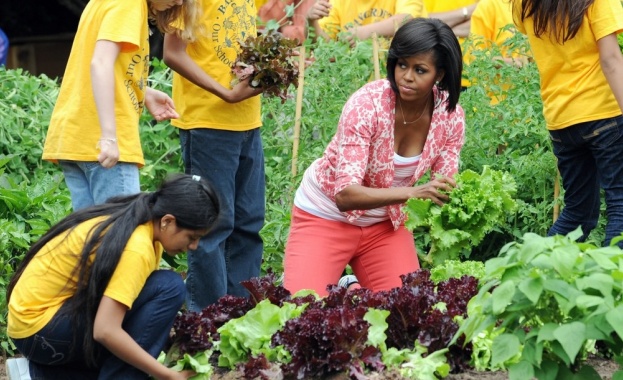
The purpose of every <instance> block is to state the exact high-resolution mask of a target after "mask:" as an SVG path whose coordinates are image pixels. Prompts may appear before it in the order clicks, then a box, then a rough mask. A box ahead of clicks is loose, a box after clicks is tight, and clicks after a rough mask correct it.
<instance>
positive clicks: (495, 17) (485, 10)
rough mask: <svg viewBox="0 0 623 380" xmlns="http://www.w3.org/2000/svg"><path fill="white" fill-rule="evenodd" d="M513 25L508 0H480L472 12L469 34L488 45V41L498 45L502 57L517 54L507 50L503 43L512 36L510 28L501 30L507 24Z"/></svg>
mask: <svg viewBox="0 0 623 380" xmlns="http://www.w3.org/2000/svg"><path fill="white" fill-rule="evenodd" d="M509 24H510V25H513V12H512V8H511V4H510V2H509V1H508V0H480V1H479V2H478V5H477V6H476V9H475V10H474V13H472V17H471V24H470V34H472V35H474V36H475V37H476V36H477V37H480V38H482V42H484V43H485V46H483V47H485V48H486V47H488V46H490V45H488V44H489V43H495V44H497V45H498V46H500V48H501V50H502V55H503V56H504V57H511V56H517V53H516V52H515V53H511V52H508V51H507V50H508V49H507V48H505V47H504V46H502V45H503V43H504V42H505V41H506V40H508V39H509V38H511V37H512V36H513V32H512V31H510V30H508V29H507V30H504V31H501V29H502V28H504V27H506V26H507V25H509Z"/></svg>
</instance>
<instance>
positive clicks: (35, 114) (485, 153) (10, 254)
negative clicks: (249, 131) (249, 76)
mask: <svg viewBox="0 0 623 380" xmlns="http://www.w3.org/2000/svg"><path fill="white" fill-rule="evenodd" d="M619 41H620V42H621V45H622V46H623V39H622V38H621V37H619ZM510 43H512V44H515V46H516V47H517V48H519V49H523V50H524V51H527V46H526V42H525V40H524V39H523V38H522V37H521V36H517V37H516V39H515V40H514V41H511V42H510ZM307 48H308V51H309V48H310V46H307ZM491 54H495V52H493V53H487V52H480V53H476V57H475V60H474V62H473V63H471V64H470V65H469V66H467V67H466V68H465V75H466V76H467V77H469V78H479V81H478V82H476V83H473V84H472V86H470V87H469V88H468V89H467V90H466V91H465V92H463V94H462V96H461V99H460V103H461V105H462V107H463V108H464V110H465V114H466V124H467V129H466V144H465V147H464V149H463V152H462V157H461V170H465V169H471V170H474V171H476V172H480V171H481V169H482V167H483V166H484V165H489V166H490V167H491V168H493V169H496V170H501V171H506V172H509V173H510V174H511V175H512V176H513V177H514V179H515V181H516V183H517V187H518V191H517V194H518V196H517V201H518V203H519V208H518V211H517V212H516V213H515V214H514V215H513V216H512V217H510V218H509V220H508V221H507V223H506V224H504V225H500V226H499V227H498V228H496V230H494V231H493V232H492V233H490V234H489V235H488V236H487V238H485V239H484V241H483V242H482V243H481V244H480V245H479V246H477V247H475V248H474V249H473V250H472V251H471V252H466V253H465V255H464V258H470V259H473V260H483V261H484V260H485V259H487V258H489V257H493V256H496V255H497V254H498V252H499V250H500V248H501V247H502V246H503V245H504V244H505V243H507V242H509V241H513V240H515V239H516V238H518V237H520V236H522V235H523V234H524V233H527V232H533V233H536V234H539V235H544V234H545V233H546V232H547V229H548V228H549V226H550V225H551V223H552V217H553V207H554V204H555V203H556V202H560V200H561V199H562V198H561V197H559V198H558V199H554V196H553V193H554V182H555V180H556V165H555V159H554V156H553V154H552V152H551V149H550V144H549V139H548V134H547V131H546V130H545V126H544V122H543V117H542V114H541V108H542V105H541V101H540V96H539V77H538V72H537V71H536V66H535V65H534V64H533V63H529V64H527V65H525V66H523V67H521V68H517V67H510V66H504V65H503V66H502V67H500V66H499V65H497V64H495V63H494V61H493V60H492V59H491ZM372 56H373V54H372V46H371V43H369V42H361V43H359V44H358V45H357V47H356V48H354V49H350V48H349V47H348V46H346V45H343V44H341V43H336V42H319V43H318V44H317V45H315V46H314V50H313V58H314V63H313V64H312V65H311V66H309V67H308V68H307V69H306V72H305V79H304V84H303V86H302V89H303V103H302V114H301V118H300V136H299V148H298V151H297V155H296V161H295V163H294V165H293V161H294V159H293V140H294V138H295V132H294V126H295V110H296V101H295V98H296V96H295V94H296V91H295V90H293V91H292V93H293V97H292V99H288V100H287V101H286V102H285V103H283V104H282V103H281V100H280V99H279V98H263V100H262V107H263V109H262V119H263V128H262V136H263V139H264V150H265V157H266V176H267V189H266V199H267V204H266V206H267V215H266V223H265V226H264V229H263V230H262V236H263V238H264V241H265V251H264V262H263V264H262V270H263V273H266V272H267V271H268V270H272V271H273V272H276V273H281V272H282V270H283V267H282V258H283V249H284V244H285V241H286V238H287V234H288V229H289V223H290V210H291V207H292V199H293V195H294V191H295V190H296V187H297V186H298V183H299V181H300V179H301V176H302V174H303V172H304V170H305V169H306V168H307V166H309V164H310V163H311V162H312V161H313V160H315V159H316V158H318V157H320V156H321V155H322V152H323V150H324V147H325V146H326V144H327V143H328V142H329V140H330V139H331V137H332V136H333V133H334V132H335V128H336V126H337V121H338V119H339V116H340V112H341V109H342V106H343V104H344V103H345V101H346V100H347V99H348V97H349V96H350V94H352V93H353V92H354V91H355V90H356V89H358V88H359V87H360V86H362V85H363V84H364V83H366V82H367V81H369V80H371V79H373V73H374V65H373V62H372ZM383 56H384V52H383V51H382V52H381V65H380V69H381V76H384V74H383V72H384V67H383V66H384V65H383V63H382V61H383ZM151 80H152V84H151V85H152V86H154V87H156V88H159V89H162V90H164V91H167V92H170V86H171V81H170V71H169V70H168V69H167V68H166V67H165V66H164V65H163V64H162V63H160V62H154V65H153V70H152V73H151ZM0 93H1V94H3V100H1V101H0V125H1V126H2V128H0V292H1V293H2V294H0V344H1V346H2V350H3V351H4V352H5V353H6V354H9V355H12V354H13V352H14V351H13V350H14V348H13V347H12V345H11V343H10V341H9V340H8V338H7V336H6V302H5V297H4V289H5V288H6V284H7V283H8V281H9V279H10V277H11V275H12V273H13V271H14V269H15V266H16V264H17V263H18V262H19V261H20V260H21V258H22V257H23V255H24V253H25V252H26V250H27V249H28V247H29V246H30V245H31V244H32V243H33V242H34V241H36V239H38V238H39V237H40V236H41V234H43V233H44V232H45V231H46V230H47V229H48V228H49V226H50V225H52V224H53V223H55V222H57V221H58V220H59V219H61V218H62V217H63V216H65V215H66V214H67V213H69V212H70V210H71V202H70V199H69V194H68V191H67V189H66V187H65V185H64V182H63V178H62V173H61V172H60V170H59V169H58V167H57V166H55V165H53V164H50V163H47V162H42V161H41V152H42V147H43V142H44V140H45V132H46V129H47V126H48V122H49V118H50V115H51V112H52V110H53V107H54V102H55V100H56V97H57V95H58V83H57V82H56V81H55V80H52V79H50V78H47V77H46V76H45V75H42V76H39V77H35V76H31V75H29V74H28V73H27V72H23V71H22V70H19V69H18V70H5V69H4V67H0ZM491 94H495V95H496V96H497V97H498V98H500V99H502V100H501V101H500V102H499V103H498V104H496V105H493V104H491V102H490V98H489V96H490V95H491ZM140 130H141V139H142V144H143V150H144V152H145V160H146V165H145V166H144V167H143V168H142V169H141V185H142V188H143V189H144V190H151V189H154V188H155V187H156V186H157V184H158V183H159V182H160V181H161V180H162V179H163V178H164V177H165V176H166V175H167V174H168V173H172V172H180V171H182V165H181V159H180V148H179V141H178V134H177V130H176V128H173V127H171V125H170V123H169V122H161V123H156V122H154V121H153V120H152V119H151V117H150V116H149V115H147V114H146V115H144V116H143V117H142V118H141V125H140ZM293 168H294V170H295V171H296V173H293ZM561 196H562V194H561ZM602 236H603V224H601V225H600V226H599V228H598V229H597V230H596V231H594V233H593V234H592V235H591V239H592V240H593V241H596V242H599V241H600V240H601V237H602ZM415 241H416V245H417V246H418V250H419V251H420V252H426V251H427V249H428V247H429V245H430V241H428V239H427V236H425V235H423V234H416V235H415ZM163 264H164V265H171V266H173V267H175V268H176V269H177V270H179V271H184V270H185V265H186V262H185V257H184V255H181V256H179V257H177V258H176V259H175V260H172V261H169V262H167V263H163Z"/></svg>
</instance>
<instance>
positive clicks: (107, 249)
mask: <svg viewBox="0 0 623 380" xmlns="http://www.w3.org/2000/svg"><path fill="white" fill-rule="evenodd" d="M167 214H171V215H173V216H174V217H175V222H176V225H177V226H178V227H180V228H184V229H190V230H204V229H210V228H211V227H212V226H213V225H214V223H215V221H216V219H217V218H218V215H219V202H218V197H217V196H216V193H215V192H214V190H213V189H212V187H211V186H210V185H209V184H208V183H207V182H206V181H205V180H203V179H201V178H200V177H198V176H190V175H186V174H182V175H175V176H172V177H170V178H169V179H168V180H166V181H165V182H164V183H163V184H162V185H161V186H160V188H159V189H158V190H157V191H155V192H153V193H139V194H135V195H130V196H123V197H114V198H111V199H109V200H108V201H107V202H106V203H104V204H102V205H97V206H92V207H89V208H85V209H82V210H78V211H76V212H74V213H72V214H70V215H68V216H67V217H65V218H64V219H63V220H61V221H60V222H59V223H58V224H56V225H54V226H52V228H50V230H49V231H48V232H47V233H46V234H44V235H43V236H42V237H41V238H40V239H39V240H38V241H37V242H36V243H35V244H34V245H33V246H32V247H31V248H30V249H29V250H28V252H27V253H26V255H25V256H24V259H23V260H22V262H21V264H20V265H19V267H18V268H17V269H16V271H15V274H14V275H13V277H12V278H11V281H10V282H9V285H8V287H7V292H6V294H7V303H8V302H9V300H10V298H11V293H12V292H13V289H14V288H15V284H16V283H17V281H18V280H19V278H20V277H21V275H22V273H23V272H24V269H25V268H26V267H27V266H28V264H29V263H30V262H31V261H32V259H33V257H35V255H36V254H37V253H38V252H39V251H40V250H41V248H43V247H44V246H45V245H46V244H47V243H49V242H50V241H51V240H52V239H53V238H55V237H56V236H58V235H61V234H63V233H66V232H68V231H71V230H72V229H74V228H75V227H76V226H77V225H79V224H80V223H83V222H85V221H87V220H90V219H93V218H98V217H106V218H103V220H102V221H101V222H100V223H97V224H96V225H95V226H94V227H93V228H92V229H91V231H90V232H89V235H88V237H87V239H86V241H85V245H84V247H83V249H82V251H81V252H80V255H79V257H78V258H79V260H78V263H77V264H76V267H75V268H74V271H73V274H74V275H77V276H78V281H77V289H76V292H75V294H74V295H73V296H72V298H70V300H69V301H67V302H69V304H68V309H67V313H68V314H69V315H70V317H71V318H72V319H73V321H74V322H75V323H74V326H80V325H84V327H85V329H86V331H85V334H84V347H85V351H86V352H85V353H86V358H87V362H88V363H89V364H91V365H95V363H96V361H97V357H96V350H95V345H94V340H93V325H94V323H95V315H96V313H97V308H98V306H99V303H100V300H101V299H102V296H103V294H104V290H105V289H106V287H107V286H108V282H109V281H110V279H111V277H112V274H113V272H114V271H115V269H116V268H117V265H118V263H119V260H120V258H121V255H122V253H123V250H124V249H125V246H126V244H127V243H128V240H129V239H130V236H131V235H132V233H134V230H135V229H136V227H138V226H140V225H141V224H145V223H148V222H150V221H157V220H159V219H160V218H162V217H163V216H165V215H167ZM93 253H95V259H94V260H93V263H92V265H91V266H89V265H88V262H89V257H90V256H91V255H92V254H93ZM85 312H86V319H81V317H80V316H81V315H85ZM79 335H80V334H76V338H77V337H78V336H79Z"/></svg>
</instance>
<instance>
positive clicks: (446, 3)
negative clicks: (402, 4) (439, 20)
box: [424, 0, 476, 13]
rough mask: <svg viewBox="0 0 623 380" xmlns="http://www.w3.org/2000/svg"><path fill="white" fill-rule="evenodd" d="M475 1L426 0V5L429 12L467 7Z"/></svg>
mask: <svg viewBox="0 0 623 380" xmlns="http://www.w3.org/2000/svg"><path fill="white" fill-rule="evenodd" d="M475 2H476V0H424V5H425V6H426V11H427V12H428V13H439V12H448V11H453V10H455V9H459V8H463V7H467V6H469V5H472V4H474V3H475Z"/></svg>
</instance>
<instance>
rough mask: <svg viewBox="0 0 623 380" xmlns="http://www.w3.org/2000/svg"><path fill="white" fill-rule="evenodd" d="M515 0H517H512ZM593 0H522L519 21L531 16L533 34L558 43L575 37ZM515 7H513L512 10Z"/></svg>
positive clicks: (514, 9) (514, 10)
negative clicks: (545, 36)
mask: <svg viewBox="0 0 623 380" xmlns="http://www.w3.org/2000/svg"><path fill="white" fill-rule="evenodd" d="M514 1H517V0H514ZM594 2H595V0H523V1H522V2H521V15H520V17H521V18H520V19H521V21H523V20H525V19H526V18H532V20H533V21H534V35H535V36H537V37H539V38H540V37H541V36H542V35H543V34H546V33H547V34H549V36H550V37H551V38H552V39H553V40H555V41H556V42H558V43H561V44H562V43H564V42H566V41H568V40H570V39H571V38H573V37H575V35H576V34H577V33H578V30H579V29H580V26H581V25H582V19H583V18H584V15H585V14H586V11H587V10H588V8H589V7H590V6H591V5H593V3H594ZM516 10H517V8H516V7H513V12H516Z"/></svg>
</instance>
